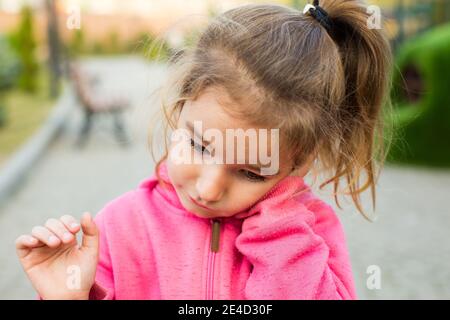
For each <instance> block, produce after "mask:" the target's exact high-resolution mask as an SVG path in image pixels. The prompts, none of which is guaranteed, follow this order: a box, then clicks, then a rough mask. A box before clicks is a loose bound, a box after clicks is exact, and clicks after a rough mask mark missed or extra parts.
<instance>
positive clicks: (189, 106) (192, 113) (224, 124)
mask: <svg viewBox="0 0 450 320" xmlns="http://www.w3.org/2000/svg"><path fill="white" fill-rule="evenodd" d="M240 108H244V106H240V105H239V104H237V103H235V102H233V101H232V100H231V99H230V97H229V96H228V94H227V93H226V92H225V91H224V90H221V89H220V88H215V87H210V88H207V89H205V90H204V91H203V92H202V94H201V95H199V96H198V97H197V99H195V100H187V101H186V102H185V104H184V106H183V110H182V112H181V115H180V121H181V122H182V123H184V122H185V121H190V122H193V121H202V125H203V127H204V128H205V129H207V128H215V129H219V130H221V131H222V130H223V131H224V130H225V129H237V128H241V129H250V128H259V127H255V125H252V124H250V122H248V121H245V120H244V119H241V118H239V117H237V116H232V115H231V112H230V111H231V110H239V109H240Z"/></svg>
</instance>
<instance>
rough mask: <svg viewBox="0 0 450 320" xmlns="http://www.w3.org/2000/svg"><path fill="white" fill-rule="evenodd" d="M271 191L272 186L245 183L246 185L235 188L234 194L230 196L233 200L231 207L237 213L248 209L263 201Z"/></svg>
mask: <svg viewBox="0 0 450 320" xmlns="http://www.w3.org/2000/svg"><path fill="white" fill-rule="evenodd" d="M269 189H270V186H267V185H264V184H261V185H258V184H256V183H255V185H251V184H250V185H249V184H247V183H245V185H242V186H236V188H233V193H232V194H230V199H232V201H231V205H232V206H233V207H234V208H235V210H237V211H242V210H244V209H247V208H249V207H251V206H252V205H253V204H255V203H256V202H257V201H258V200H259V199H261V197H263V196H264V195H265V194H266V193H267V192H268V191H269ZM244 190H245V191H244ZM243 191H244V192H243Z"/></svg>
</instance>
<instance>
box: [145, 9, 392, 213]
mask: <svg viewBox="0 0 450 320" xmlns="http://www.w3.org/2000/svg"><path fill="white" fill-rule="evenodd" d="M320 6H321V7H322V8H324V9H325V10H326V12H327V13H328V16H329V18H330V19H331V22H332V25H333V26H332V28H331V29H330V30H329V31H327V30H326V29H325V28H324V27H323V26H322V25H321V24H320V23H319V22H318V21H316V20H315V19H314V18H313V17H312V16H311V15H309V14H306V15H304V14H302V13H301V12H300V11H298V10H295V9H293V8H289V7H286V6H282V5H267V4H266V5H244V6H240V7H237V8H234V9H231V10H228V11H226V12H224V13H222V14H220V15H219V16H217V17H214V18H213V19H212V20H211V21H210V22H209V23H208V25H207V26H206V28H205V29H204V30H203V31H202V32H201V33H200V34H199V36H198V39H196V40H195V41H194V43H193V46H191V47H188V48H184V49H183V50H181V51H179V52H176V53H174V54H173V55H172V56H171V58H170V64H169V68H170V77H169V81H168V83H167V85H166V86H165V89H166V90H167V91H166V94H165V96H164V98H163V111H164V116H165V118H166V120H167V122H166V125H165V128H164V131H165V133H167V129H168V127H171V128H172V129H173V128H175V124H176V122H177V119H178V117H179V114H180V112H181V110H182V108H183V105H184V102H185V101H186V100H188V99H194V100H195V99H196V98H197V97H198V96H199V95H200V94H201V93H202V92H203V91H204V90H205V89H206V88H208V87H220V88H223V89H225V91H226V92H227V94H228V95H229V97H230V98H231V99H232V100H233V101H234V102H236V103H237V105H239V106H246V108H245V109H239V110H238V109H236V108H233V106H232V105H230V106H227V111H229V112H230V113H232V114H233V115H236V116H239V117H242V118H243V119H245V120H248V121H249V122H250V121H251V122H250V123H255V124H258V125H270V126H271V127H272V128H273V127H276V128H280V138H281V141H284V143H285V145H286V146H288V150H289V152H290V156H291V157H292V159H293V161H294V164H295V166H297V167H298V166H300V165H302V164H303V163H304V162H305V161H306V160H307V159H308V158H309V156H311V155H312V154H314V155H315V156H316V159H317V162H318V163H320V166H321V169H323V170H327V171H328V170H329V171H331V172H332V177H331V178H330V179H328V180H327V181H325V182H324V183H322V184H321V186H320V187H321V188H323V187H324V186H325V185H327V184H329V183H333V187H334V194H335V201H336V204H337V205H338V206H340V205H339V202H338V198H337V194H338V191H340V183H341V181H340V180H341V178H342V177H344V178H345V180H346V182H347V185H346V189H347V190H346V191H345V192H344V193H346V194H349V195H351V198H352V200H353V202H354V204H355V205H356V208H357V209H358V210H359V211H360V212H361V213H362V214H363V215H364V216H365V217H366V215H365V214H364V212H363V209H362V206H361V202H360V194H361V193H362V192H363V191H365V190H366V189H368V188H370V189H371V195H372V201H373V207H374V208H375V184H376V180H377V176H378V173H379V170H377V166H376V164H377V161H378V162H379V164H382V163H383V161H384V158H385V148H384V143H383V112H382V110H383V106H384V105H386V103H387V101H388V98H387V97H388V94H387V92H388V89H389V78H390V76H389V70H390V65H391V53H390V46H389V42H388V41H387V39H386V37H385V35H384V34H383V33H382V32H381V31H380V30H377V29H369V28H368V26H367V20H368V19H369V14H368V13H367V11H366V7H365V6H364V5H362V4H361V3H360V2H358V1H354V0H350V1H344V0H323V1H321V3H320ZM163 95H164V94H163ZM165 137H167V135H165ZM151 142H152V141H150V143H151ZM165 147H166V148H165V155H164V156H163V157H162V158H161V159H160V160H159V161H158V162H157V166H156V172H157V174H158V168H159V166H160V164H161V163H162V161H163V160H165V159H166V158H167V143H166V146H165ZM152 155H153V150H152ZM364 173H365V174H366V176H367V177H366V181H365V182H364V183H363V184H362V185H361V183H360V180H361V179H360V178H361V177H362V175H363V174H364ZM158 177H159V176H158Z"/></svg>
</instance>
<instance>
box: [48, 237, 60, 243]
mask: <svg viewBox="0 0 450 320" xmlns="http://www.w3.org/2000/svg"><path fill="white" fill-rule="evenodd" d="M48 242H50V243H56V242H58V238H56V237H55V236H50V237H48Z"/></svg>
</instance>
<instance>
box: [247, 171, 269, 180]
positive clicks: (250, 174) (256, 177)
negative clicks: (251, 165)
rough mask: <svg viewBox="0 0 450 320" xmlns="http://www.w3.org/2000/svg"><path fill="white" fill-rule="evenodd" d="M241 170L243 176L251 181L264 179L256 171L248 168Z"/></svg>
mask: <svg viewBox="0 0 450 320" xmlns="http://www.w3.org/2000/svg"><path fill="white" fill-rule="evenodd" d="M241 172H242V174H243V175H244V177H245V178H246V179H247V180H250V181H253V182H262V181H265V180H266V178H265V177H263V176H260V175H258V174H256V173H254V172H251V171H248V170H242V171H241Z"/></svg>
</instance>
